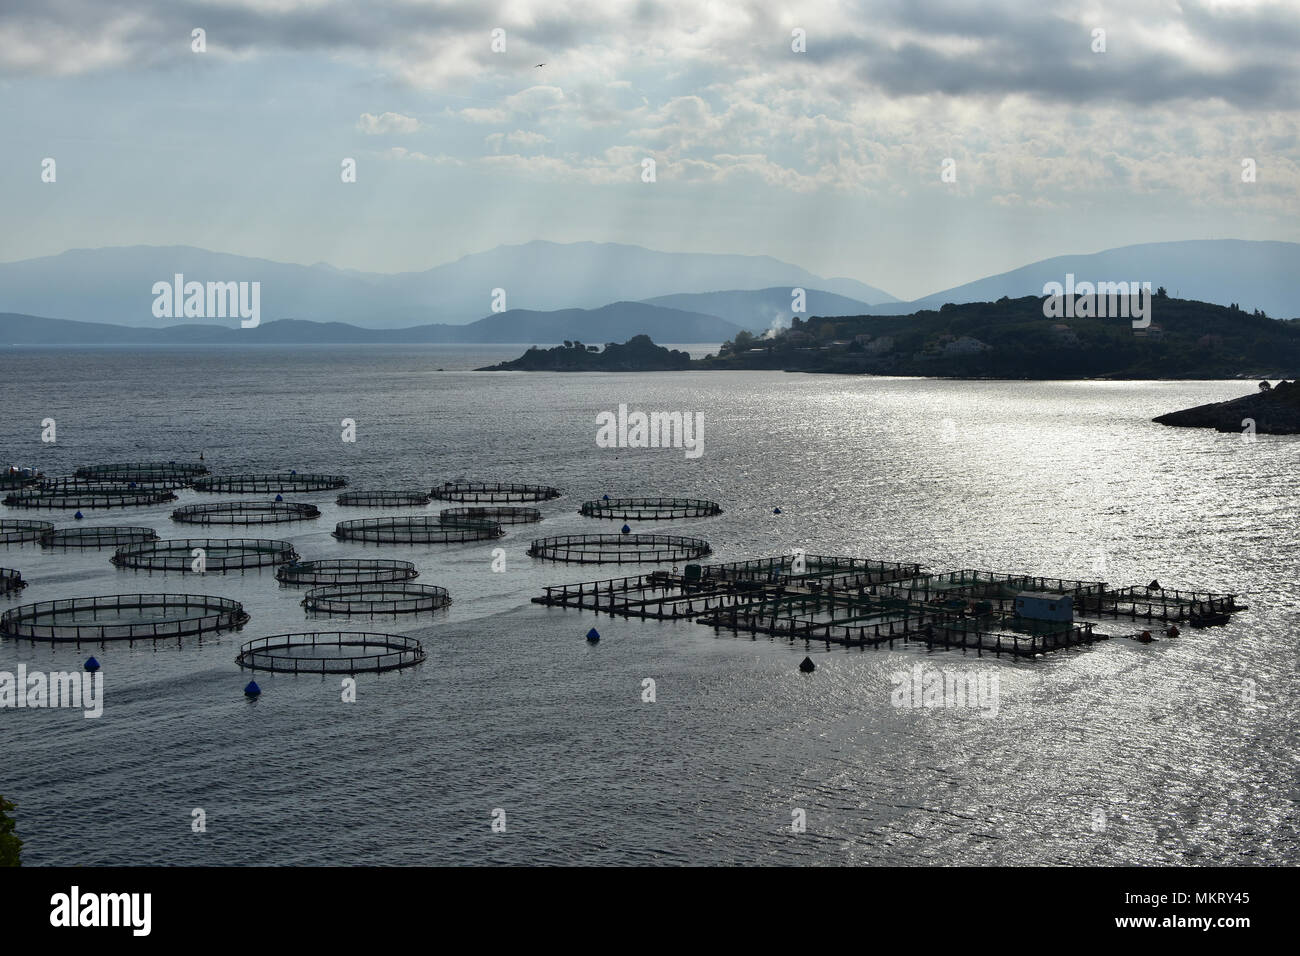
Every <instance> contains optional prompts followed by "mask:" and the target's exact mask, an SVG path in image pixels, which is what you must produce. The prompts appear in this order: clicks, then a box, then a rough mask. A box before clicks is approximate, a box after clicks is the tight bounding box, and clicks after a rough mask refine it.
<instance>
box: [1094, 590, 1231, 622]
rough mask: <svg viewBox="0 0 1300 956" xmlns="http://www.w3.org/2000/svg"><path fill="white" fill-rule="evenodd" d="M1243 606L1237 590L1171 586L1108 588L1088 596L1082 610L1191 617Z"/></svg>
mask: <svg viewBox="0 0 1300 956" xmlns="http://www.w3.org/2000/svg"><path fill="white" fill-rule="evenodd" d="M1240 610H1243V608H1242V607H1241V606H1240V605H1238V604H1237V596H1236V595H1235V594H1217V593H1213V592H1210V591H1178V590H1173V589H1169V588H1151V587H1141V586H1138V587H1126V588H1116V589H1111V588H1107V589H1105V590H1104V591H1103V592H1102V593H1100V594H1090V595H1088V596H1086V597H1085V598H1084V599H1083V601H1082V602H1081V604H1080V605H1079V611H1080V613H1086V614H1092V615H1096V616H1097V617H1128V618H1133V619H1134V620H1138V619H1142V620H1146V621H1191V620H1193V619H1199V618H1201V617H1202V616H1210V615H1227V614H1235V613H1236V612H1237V611H1240Z"/></svg>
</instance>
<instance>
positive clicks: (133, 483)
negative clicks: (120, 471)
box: [126, 481, 135, 488]
mask: <svg viewBox="0 0 1300 956" xmlns="http://www.w3.org/2000/svg"><path fill="white" fill-rule="evenodd" d="M126 486H127V487H128V488H134V487H135V482H134V481H128V482H127V483H126Z"/></svg>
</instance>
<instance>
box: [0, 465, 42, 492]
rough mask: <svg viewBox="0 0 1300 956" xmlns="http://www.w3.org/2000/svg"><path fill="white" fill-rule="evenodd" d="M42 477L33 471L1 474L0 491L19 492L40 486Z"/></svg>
mask: <svg viewBox="0 0 1300 956" xmlns="http://www.w3.org/2000/svg"><path fill="white" fill-rule="evenodd" d="M41 477H42V476H41V475H38V474H37V473H36V472H32V471H21V470H20V471H9V472H5V473H4V474H0V491H17V490H18V489H19V488H27V487H30V486H31V485H35V484H38V483H39V482H40V480H41Z"/></svg>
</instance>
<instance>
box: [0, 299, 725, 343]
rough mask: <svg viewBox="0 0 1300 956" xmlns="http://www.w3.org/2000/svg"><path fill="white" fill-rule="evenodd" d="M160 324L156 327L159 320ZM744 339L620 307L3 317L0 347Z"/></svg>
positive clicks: (691, 321)
mask: <svg viewBox="0 0 1300 956" xmlns="http://www.w3.org/2000/svg"><path fill="white" fill-rule="evenodd" d="M155 321H157V320H155ZM739 331H741V328H740V326H737V325H734V324H732V323H730V322H727V321H725V320H723V319H719V318H717V317H716V316H712V315H700V314H698V313H694V312H683V311H681V310H680V309H668V308H663V307H661V306H655V305H648V304H646V303H644V302H614V303H611V304H610V305H606V306H603V307H601V308H599V309H561V310H559V311H555V312H534V311H530V310H526V309H511V310H509V311H506V312H500V313H496V314H494V315H490V316H488V317H487V318H483V319H479V320H478V321H477V322H471V323H469V324H467V325H420V326H412V327H409V328H398V329H366V328H359V327H358V326H355V325H349V324H346V323H343V322H308V321H304V320H301V319H284V320H280V321H274V322H267V321H264V322H263V323H262V324H261V325H259V326H258V327H257V328H252V329H240V328H225V327H224V326H219V325H214V324H212V323H209V322H206V321H199V320H196V319H174V320H170V321H169V323H168V324H167V325H166V326H162V327H157V326H155V327H151V328H141V327H138V326H124V325H113V324H108V323H101V322H76V321H68V320H64V319H50V318H44V317H41V316H35V315H20V314H15V313H12V312H3V313H0V346H6V345H151V344H152V345H177V344H179V345H183V344H195V345H200V344H205V343H210V344H223V345H239V344H259V345H266V344H304V345H338V344H354V343H355V344H366V343H373V344H418V343H440V342H445V343H464V344H519V345H528V344H536V345H552V344H558V343H560V342H564V341H565V340H566V339H567V340H574V339H577V340H581V341H583V342H588V343H590V344H592V345H603V344H605V343H607V342H622V341H627V340H628V339H630V338H632V337H633V336H634V335H638V334H642V333H647V334H651V335H653V336H654V337H656V338H658V339H660V340H661V341H664V342H674V343H681V344H688V343H712V342H722V341H724V340H726V339H729V338H732V337H733V336H735V334H736V333H737V332H739Z"/></svg>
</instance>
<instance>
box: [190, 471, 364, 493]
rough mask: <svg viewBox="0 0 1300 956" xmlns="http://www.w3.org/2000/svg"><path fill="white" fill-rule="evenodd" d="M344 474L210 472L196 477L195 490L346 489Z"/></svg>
mask: <svg viewBox="0 0 1300 956" xmlns="http://www.w3.org/2000/svg"><path fill="white" fill-rule="evenodd" d="M347 483H348V480H347V478H345V477H344V476H343V475H299V474H294V473H292V472H290V473H288V474H282V475H209V476H207V477H205V478H196V479H195V480H194V490H195V491H218V492H227V493H234V494H259V493H263V492H265V493H267V494H269V493H271V492H280V491H333V490H334V489H335V488H344V487H346V486H347Z"/></svg>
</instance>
